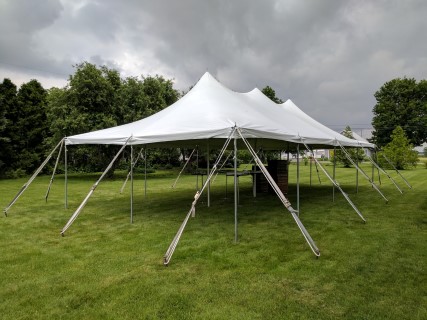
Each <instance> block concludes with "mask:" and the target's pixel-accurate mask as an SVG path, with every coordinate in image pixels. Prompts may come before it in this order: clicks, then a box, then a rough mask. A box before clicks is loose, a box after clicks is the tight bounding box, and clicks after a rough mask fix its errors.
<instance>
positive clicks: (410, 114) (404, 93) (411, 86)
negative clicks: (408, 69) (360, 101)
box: [372, 78, 427, 147]
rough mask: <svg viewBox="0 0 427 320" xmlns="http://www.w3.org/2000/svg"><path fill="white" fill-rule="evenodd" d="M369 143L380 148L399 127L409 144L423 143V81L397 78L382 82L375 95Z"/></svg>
mask: <svg viewBox="0 0 427 320" xmlns="http://www.w3.org/2000/svg"><path fill="white" fill-rule="evenodd" d="M374 96H375V98H376V100H377V103H376V105H375V106H374V108H373V113H374V117H373V120H372V125H373V127H374V130H375V131H374V132H373V138H372V140H373V142H374V143H375V144H377V145H378V146H379V147H382V146H384V145H386V144H387V143H389V142H390V141H391V133H392V131H393V130H394V129H395V128H396V127H397V126H401V127H402V129H403V130H404V132H405V134H406V136H407V138H408V139H409V141H410V143H412V144H414V145H421V144H422V143H423V142H426V141H427V80H421V81H420V82H418V83H417V81H416V80H415V79H408V78H403V79H401V78H397V79H393V80H391V81H389V82H386V83H385V84H384V85H383V86H382V87H381V88H380V89H379V90H378V91H377V92H376V93H375V94H374Z"/></svg>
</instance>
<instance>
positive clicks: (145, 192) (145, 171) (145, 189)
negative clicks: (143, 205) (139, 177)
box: [144, 146, 147, 199]
mask: <svg viewBox="0 0 427 320" xmlns="http://www.w3.org/2000/svg"><path fill="white" fill-rule="evenodd" d="M144 158H145V165H144V199H145V198H147V146H145V148H144Z"/></svg>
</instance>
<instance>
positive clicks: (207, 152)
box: [202, 139, 211, 207]
mask: <svg viewBox="0 0 427 320" xmlns="http://www.w3.org/2000/svg"><path fill="white" fill-rule="evenodd" d="M210 152H211V151H210V149H209V139H208V145H207V150H206V154H207V159H206V160H207V168H206V176H209V174H210V172H209V170H210V168H209V165H210V163H209V158H210ZM202 179H203V176H202ZM210 206H211V182H210V180H209V183H208V207H210Z"/></svg>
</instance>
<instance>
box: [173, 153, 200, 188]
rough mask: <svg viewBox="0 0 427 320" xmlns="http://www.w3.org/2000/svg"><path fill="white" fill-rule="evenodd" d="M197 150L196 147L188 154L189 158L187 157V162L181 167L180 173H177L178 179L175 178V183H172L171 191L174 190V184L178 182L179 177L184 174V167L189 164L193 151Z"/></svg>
mask: <svg viewBox="0 0 427 320" xmlns="http://www.w3.org/2000/svg"><path fill="white" fill-rule="evenodd" d="M197 148H198V147H196V148H194V149H193V151H191V154H190V156H189V157H188V159H187V161H186V162H185V164H184V166H183V167H182V169H181V171H180V172H179V174H178V177H176V180H175V182H174V183H173V185H172V189H174V188H175V185H176V183H177V182H178V180H179V177H180V176H181V174H182V173H183V172H184V169H185V167H186V166H187V164H188V163H189V162H190V159H191V157H192V156H193V153H194V151H196V149H197Z"/></svg>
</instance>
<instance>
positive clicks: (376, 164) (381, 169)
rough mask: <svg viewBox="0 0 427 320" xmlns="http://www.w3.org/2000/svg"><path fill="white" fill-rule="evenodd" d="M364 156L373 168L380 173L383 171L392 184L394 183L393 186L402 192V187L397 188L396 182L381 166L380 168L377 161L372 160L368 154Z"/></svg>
mask: <svg viewBox="0 0 427 320" xmlns="http://www.w3.org/2000/svg"><path fill="white" fill-rule="evenodd" d="M366 157H367V158H368V160H369V162H371V163H372V164H373V165H374V167H375V168H377V169H378V171H381V172H382V173H384V174H385V175H386V176H387V178H389V179H390V180H391V182H393V184H394V185H395V187H396V188H397V190H399V192H400V193H403V191H402V189H400V188H399V186H398V184H397V183H396V181H395V180H394V179H393V178H392V177H391V176H390V175H389V174H388V173H387V171H385V170H384V169H383V168H381V167H380V166H379V165H378V163H376V162H375V161H374V159H372V157H370V156H369V155H366Z"/></svg>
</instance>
